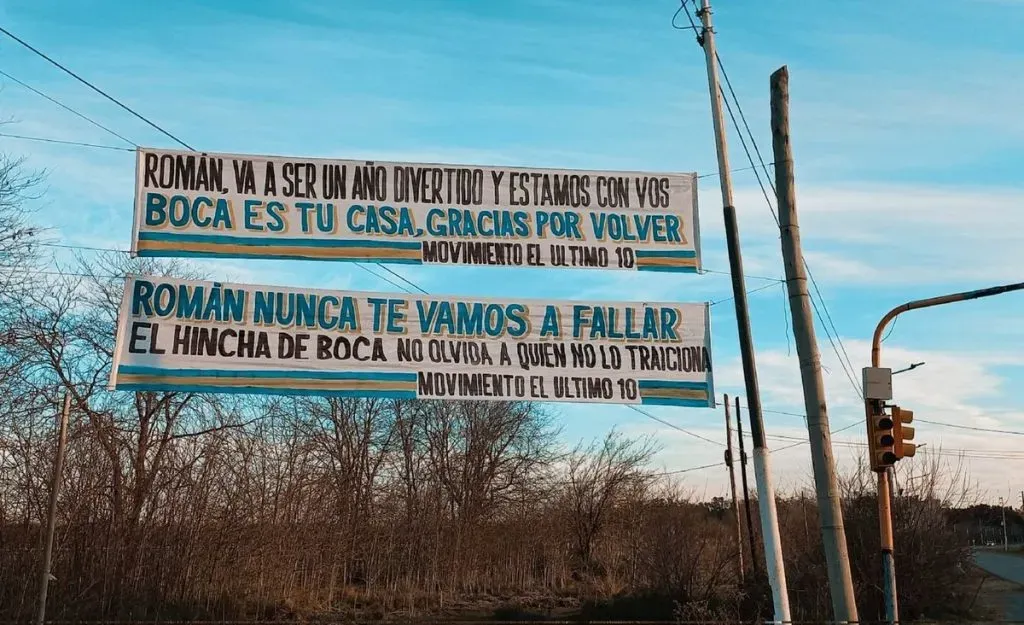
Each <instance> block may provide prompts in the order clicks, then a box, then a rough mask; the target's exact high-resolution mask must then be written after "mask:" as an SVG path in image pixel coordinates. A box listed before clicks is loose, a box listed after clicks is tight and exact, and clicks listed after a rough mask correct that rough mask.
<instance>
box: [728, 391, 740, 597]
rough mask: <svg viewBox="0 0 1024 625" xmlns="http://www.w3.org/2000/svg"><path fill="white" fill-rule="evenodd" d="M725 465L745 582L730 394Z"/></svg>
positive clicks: (737, 552)
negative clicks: (733, 456)
mask: <svg viewBox="0 0 1024 625" xmlns="http://www.w3.org/2000/svg"><path fill="white" fill-rule="evenodd" d="M725 466H727V467H729V492H731V493H732V510H733V514H735V515H736V574H737V579H739V580H740V583H741V584H742V583H743V574H744V569H743V528H742V522H741V521H740V502H739V500H738V499H736V471H734V470H733V468H732V417H731V416H730V415H729V396H728V395H726V396H725Z"/></svg>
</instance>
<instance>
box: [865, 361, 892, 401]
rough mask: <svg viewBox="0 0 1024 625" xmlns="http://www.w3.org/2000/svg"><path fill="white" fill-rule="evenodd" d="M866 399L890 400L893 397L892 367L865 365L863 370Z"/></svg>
mask: <svg viewBox="0 0 1024 625" xmlns="http://www.w3.org/2000/svg"><path fill="white" fill-rule="evenodd" d="M862 375H863V384H864V399H874V400H878V401H889V400H890V399H892V369H889V368H888V367H864V369H863V370H862Z"/></svg>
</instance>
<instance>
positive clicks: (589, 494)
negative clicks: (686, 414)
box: [566, 430, 656, 572]
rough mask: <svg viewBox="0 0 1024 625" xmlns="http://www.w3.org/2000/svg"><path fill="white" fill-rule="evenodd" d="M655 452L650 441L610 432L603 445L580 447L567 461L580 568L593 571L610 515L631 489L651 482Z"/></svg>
mask: <svg viewBox="0 0 1024 625" xmlns="http://www.w3.org/2000/svg"><path fill="white" fill-rule="evenodd" d="M655 452H656V447H655V445H654V442H653V441H652V440H651V439H650V438H646V439H629V438H626V437H624V436H623V435H622V433H621V432H618V431H615V430H613V431H611V432H609V433H608V435H607V436H606V437H605V438H604V439H603V440H602V441H600V442H598V441H594V442H592V443H590V444H589V445H587V446H584V444H583V443H580V444H579V445H577V446H576V448H575V449H573V451H572V452H571V453H570V454H569V457H568V468H567V471H566V473H567V475H568V492H567V494H566V497H567V499H568V504H569V509H570V519H571V526H572V528H573V538H574V541H575V555H576V557H577V558H578V562H579V565H580V567H581V568H582V569H583V570H584V571H587V572H589V571H590V570H591V569H592V568H593V567H594V564H595V563H594V561H593V553H594V542H595V540H596V539H597V536H598V534H599V533H600V532H601V530H602V529H603V527H604V525H605V522H606V520H607V516H608V512H609V510H610V509H611V508H612V506H614V505H615V504H616V503H617V502H618V498H619V497H621V496H622V495H624V494H625V493H626V492H627V491H628V490H629V489H630V488H631V487H635V486H636V485H637V484H643V483H646V482H648V481H649V480H650V476H649V475H648V474H647V472H646V465H647V464H648V463H649V462H650V460H651V457H652V456H653V455H654V453H655Z"/></svg>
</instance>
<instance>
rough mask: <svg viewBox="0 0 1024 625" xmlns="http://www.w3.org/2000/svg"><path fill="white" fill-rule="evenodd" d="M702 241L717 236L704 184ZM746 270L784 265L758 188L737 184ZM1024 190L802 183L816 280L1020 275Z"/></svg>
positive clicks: (934, 280) (803, 221) (800, 200)
mask: <svg viewBox="0 0 1024 625" xmlns="http://www.w3.org/2000/svg"><path fill="white" fill-rule="evenodd" d="M701 204H702V206H703V207H704V210H703V212H702V228H703V230H702V236H703V238H705V244H704V247H705V249H715V247H714V245H715V244H718V245H721V243H720V241H721V239H722V238H723V230H722V222H721V219H720V218H717V215H715V212H714V211H710V212H709V207H714V206H718V205H720V204H721V202H720V201H717V189H711V190H709V189H707V188H706V187H705V188H703V189H702V191H701ZM736 204H737V206H738V207H740V208H739V213H740V216H739V221H740V233H741V240H742V241H743V245H744V260H745V264H746V270H747V271H748V272H754V271H759V272H764V273H768V274H769V275H778V274H781V267H780V260H779V258H780V256H779V255H780V251H779V250H780V249H781V248H780V244H779V241H778V229H777V227H776V225H775V222H774V220H773V219H772V217H771V215H770V213H769V212H768V209H767V206H766V204H765V201H764V198H763V197H762V195H761V192H760V190H759V189H750V188H742V189H739V190H738V191H737V192H736ZM1021 206H1024V190H1014V189H998V188H997V189H992V188H969V187H941V186H935V185H928V186H925V185H884V184H877V183H873V184H864V185H860V186H857V187H854V186H852V185H842V186H813V185H808V186H798V187H797V208H798V211H799V219H800V233H801V239H802V243H803V248H804V254H805V256H806V257H807V258H808V261H809V262H810V264H811V267H812V270H814V271H815V276H816V277H817V278H818V279H819V280H823V281H827V282H838V283H842V284H845V285H849V284H858V285H874V286H895V285H905V284H913V285H920V284H924V283H928V284H942V283H947V284H948V283H957V282H961V283H962V282H981V283H982V284H984V285H990V284H995V283H999V282H1010V281H1016V280H1019V279H1020V277H1021V273H1020V267H1021V266H1022V265H1024V247H1022V246H1021V245H1020V236H1019V233H1020V232H1022V231H1024V211H1022V210H1020V207H1021Z"/></svg>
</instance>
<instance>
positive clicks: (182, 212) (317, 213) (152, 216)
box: [132, 148, 701, 273]
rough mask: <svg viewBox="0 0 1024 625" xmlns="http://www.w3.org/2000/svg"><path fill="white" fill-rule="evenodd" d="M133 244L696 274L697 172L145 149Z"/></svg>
mask: <svg viewBox="0 0 1024 625" xmlns="http://www.w3.org/2000/svg"><path fill="white" fill-rule="evenodd" d="M132 252H133V253H135V254H137V255H139V256H198V257H234V258H290V259H309V260H348V261H379V262H388V263H407V264H442V265H489V266H517V267H556V268H561V267H578V268H588V269H619V270H627V271H637V270H640V271H669V272H690V273H694V272H697V271H698V270H699V269H700V266H701V259H700V231H699V228H698V224H697V175H696V174H694V173H682V174H680V173H676V174H657V173H635V172H602V171H582V170H552V169H525V168H519V167H478V166H463V165H436V164H422V163H377V162H367V161H343V160H327V159H304V158H286V157H276V156H274V157H269V156H239V155H229V154H206V153H200V152H186V151H174V150H154V149H149V148H139V150H138V152H137V160H136V177H135V223H134V228H133V232H132Z"/></svg>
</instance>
